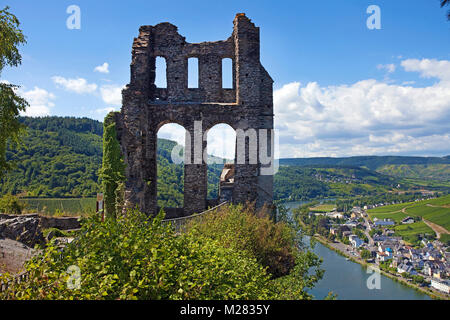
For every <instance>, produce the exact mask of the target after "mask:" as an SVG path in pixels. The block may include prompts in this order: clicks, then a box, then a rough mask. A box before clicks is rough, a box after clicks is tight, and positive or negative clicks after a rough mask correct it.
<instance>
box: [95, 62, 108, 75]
mask: <svg viewBox="0 0 450 320" xmlns="http://www.w3.org/2000/svg"><path fill="white" fill-rule="evenodd" d="M108 68H109V64H108V63H107V62H105V63H103V64H102V65H100V66H97V67H95V69H94V72H100V73H109V69H108Z"/></svg>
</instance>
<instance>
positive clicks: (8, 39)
mask: <svg viewBox="0 0 450 320" xmlns="http://www.w3.org/2000/svg"><path fill="white" fill-rule="evenodd" d="M19 26H20V22H19V20H18V19H17V17H16V16H15V15H13V14H12V13H11V12H10V11H9V7H5V8H4V9H2V10H0V74H1V72H2V70H3V68H4V67H5V66H10V67H17V66H18V65H20V64H21V63H22V57H21V55H20V53H19V49H18V47H19V45H21V44H24V43H26V40H25V36H24V35H23V33H22V30H20V29H19ZM17 88H18V86H15V85H12V84H9V83H5V82H0V178H1V177H2V176H3V175H4V173H5V172H6V170H9V169H11V166H10V164H9V163H7V161H6V147H7V144H8V142H12V143H13V145H17V144H18V143H19V141H20V135H21V134H22V133H23V126H22V125H21V124H20V122H19V113H20V112H21V111H25V109H26V107H27V106H28V103H27V102H26V101H25V99H23V98H21V97H19V96H18V95H17V94H16V91H17Z"/></svg>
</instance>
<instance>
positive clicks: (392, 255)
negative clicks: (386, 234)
mask: <svg viewBox="0 0 450 320" xmlns="http://www.w3.org/2000/svg"><path fill="white" fill-rule="evenodd" d="M374 240H375V239H374ZM380 240H381V239H380ZM376 243H377V244H378V247H377V251H376V262H377V263H380V262H385V261H390V267H392V268H396V270H397V273H399V274H403V273H408V274H410V275H419V276H423V277H424V278H425V279H429V280H432V281H431V286H432V287H434V288H436V289H438V290H440V291H443V292H446V293H450V283H449V281H448V280H447V279H448V278H449V277H450V263H449V261H450V252H447V251H446V250H447V248H446V247H445V246H444V245H443V244H442V243H441V242H440V241H433V242H429V241H427V240H422V245H423V246H422V247H421V248H419V249H417V248H413V247H411V246H408V245H404V244H403V241H401V240H399V239H398V238H391V239H385V240H383V241H381V242H376Z"/></svg>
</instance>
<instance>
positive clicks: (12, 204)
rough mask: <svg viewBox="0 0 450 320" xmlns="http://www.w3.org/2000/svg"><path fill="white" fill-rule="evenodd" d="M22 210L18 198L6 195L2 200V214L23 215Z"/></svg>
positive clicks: (0, 208)
mask: <svg viewBox="0 0 450 320" xmlns="http://www.w3.org/2000/svg"><path fill="white" fill-rule="evenodd" d="M22 209H23V207H22V206H21V204H20V203H19V199H18V198H17V197H15V196H13V195H10V194H6V195H4V196H3V197H2V198H0V213H8V214H21V213H22Z"/></svg>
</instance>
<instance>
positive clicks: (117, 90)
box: [100, 85, 124, 106]
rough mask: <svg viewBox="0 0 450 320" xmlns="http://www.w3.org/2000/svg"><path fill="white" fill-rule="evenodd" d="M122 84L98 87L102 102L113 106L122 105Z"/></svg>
mask: <svg viewBox="0 0 450 320" xmlns="http://www.w3.org/2000/svg"><path fill="white" fill-rule="evenodd" d="M123 88H124V86H117V85H104V86H102V87H101V88H100V95H101V97H102V100H103V102H105V103H106V104H109V105H113V106H120V105H122V89H123Z"/></svg>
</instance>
